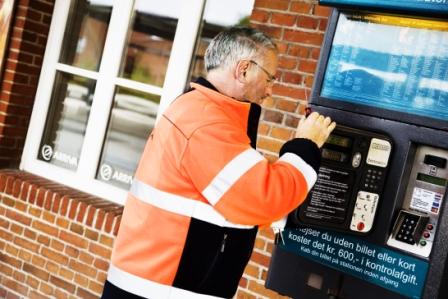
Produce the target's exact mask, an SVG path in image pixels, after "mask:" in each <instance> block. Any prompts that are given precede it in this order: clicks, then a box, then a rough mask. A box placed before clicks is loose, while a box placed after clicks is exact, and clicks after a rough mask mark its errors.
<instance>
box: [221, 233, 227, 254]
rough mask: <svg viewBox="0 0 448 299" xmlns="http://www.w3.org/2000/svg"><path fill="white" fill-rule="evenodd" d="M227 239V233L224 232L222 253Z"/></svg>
mask: <svg viewBox="0 0 448 299" xmlns="http://www.w3.org/2000/svg"><path fill="white" fill-rule="evenodd" d="M226 239H227V234H224V236H223V239H222V243H221V253H222V252H224V249H225V247H226Z"/></svg>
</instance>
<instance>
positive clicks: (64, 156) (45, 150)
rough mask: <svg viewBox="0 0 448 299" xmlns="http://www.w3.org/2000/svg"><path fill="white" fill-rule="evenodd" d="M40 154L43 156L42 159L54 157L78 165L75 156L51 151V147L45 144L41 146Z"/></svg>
mask: <svg viewBox="0 0 448 299" xmlns="http://www.w3.org/2000/svg"><path fill="white" fill-rule="evenodd" d="M41 154H42V158H44V160H45V161H48V162H49V161H51V160H52V159H54V160H57V161H59V162H62V163H65V164H69V165H71V166H74V167H77V166H78V159H77V158H76V157H74V156H72V155H69V154H66V153H62V152H58V151H53V148H52V147H51V146H49V145H47V144H46V145H44V146H43V147H42V149H41Z"/></svg>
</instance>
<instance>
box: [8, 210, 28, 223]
mask: <svg viewBox="0 0 448 299" xmlns="http://www.w3.org/2000/svg"><path fill="white" fill-rule="evenodd" d="M6 217H8V218H9V219H11V220H14V221H17V222H19V223H21V224H23V225H30V224H31V218H29V217H27V216H25V215H23V214H20V213H17V212H15V211H12V210H6Z"/></svg>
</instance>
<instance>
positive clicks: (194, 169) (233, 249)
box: [103, 28, 335, 299]
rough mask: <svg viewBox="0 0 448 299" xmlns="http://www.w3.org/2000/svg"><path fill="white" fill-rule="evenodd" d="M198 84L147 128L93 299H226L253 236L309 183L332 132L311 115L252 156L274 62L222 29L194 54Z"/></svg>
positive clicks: (249, 37)
mask: <svg viewBox="0 0 448 299" xmlns="http://www.w3.org/2000/svg"><path fill="white" fill-rule="evenodd" d="M205 64H206V69H207V71H208V74H207V79H203V78H201V79H199V80H198V82H197V83H194V84H192V90H190V91H188V92H187V93H185V94H183V95H182V96H180V97H179V98H178V99H176V100H175V101H174V102H173V103H172V104H171V106H170V107H169V108H168V109H167V111H166V112H164V114H163V117H161V119H160V121H159V122H158V124H157V126H156V127H155V128H154V130H153V132H152V134H151V136H150V137H149V140H148V143H147V145H146V147H145V150H144V152H143V156H142V158H141V161H140V164H139V167H138V169H137V171H136V174H135V178H134V182H133V185H132V188H131V190H130V193H129V196H128V200H127V202H126V206H125V210H124V213H123V218H122V221H121V226H120V231H119V234H118V236H117V239H116V241H115V247H114V250H113V253H112V262H111V265H110V269H109V274H108V278H107V282H106V285H105V289H104V293H103V298H105V299H109V298H150V299H159V298H181V299H185V298H195V299H196V298H230V297H232V296H233V295H234V294H235V292H236V289H237V286H238V282H239V280H240V278H241V275H242V273H243V271H244V268H245V266H246V264H247V262H248V260H249V257H250V255H251V252H252V248H253V244H254V241H255V236H256V233H257V226H258V225H267V224H269V223H271V222H274V221H276V220H279V219H281V218H282V217H284V216H285V215H287V214H288V213H289V212H290V211H292V210H293V209H295V208H296V207H297V206H298V205H299V204H300V203H301V202H302V201H303V200H304V199H305V197H306V195H307V193H308V191H309V190H310V188H311V187H312V186H313V184H314V182H315V181H316V171H317V169H318V167H319V163H320V153H319V149H318V148H319V147H320V146H322V145H323V143H324V142H325V140H326V139H327V137H328V135H329V134H330V132H331V131H332V130H333V129H334V127H335V123H333V122H332V121H331V120H330V119H329V118H324V117H323V116H321V115H319V114H317V113H313V114H311V115H310V116H309V117H308V118H307V119H306V120H302V121H301V122H300V124H299V126H298V128H297V133H296V137H297V138H294V139H293V140H290V141H288V142H286V143H285V144H284V146H283V147H282V149H281V151H280V158H279V160H278V161H277V162H275V163H269V162H268V161H267V160H266V159H265V158H264V157H263V156H262V155H261V154H260V153H258V152H257V151H256V150H255V149H254V148H255V142H256V134H257V126H258V118H259V116H260V111H261V108H260V106H259V105H258V103H260V102H261V101H262V100H263V99H264V98H266V97H268V96H271V94H272V84H273V82H274V74H275V70H276V67H277V50H276V46H275V45H274V43H273V42H272V41H271V40H270V39H269V38H268V37H267V36H266V35H264V34H263V33H261V32H259V31H256V30H254V29H249V28H231V29H229V30H226V31H224V32H222V33H220V34H218V35H217V36H216V37H215V38H214V39H213V41H212V42H211V44H210V46H209V47H208V49H207V51H206V54H205Z"/></svg>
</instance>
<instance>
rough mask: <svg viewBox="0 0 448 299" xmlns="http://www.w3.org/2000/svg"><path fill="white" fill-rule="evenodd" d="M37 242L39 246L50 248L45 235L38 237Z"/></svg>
mask: <svg viewBox="0 0 448 299" xmlns="http://www.w3.org/2000/svg"><path fill="white" fill-rule="evenodd" d="M37 242H39V243H40V244H43V245H45V246H50V238H49V237H47V236H45V235H39V236H38V237H37Z"/></svg>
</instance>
